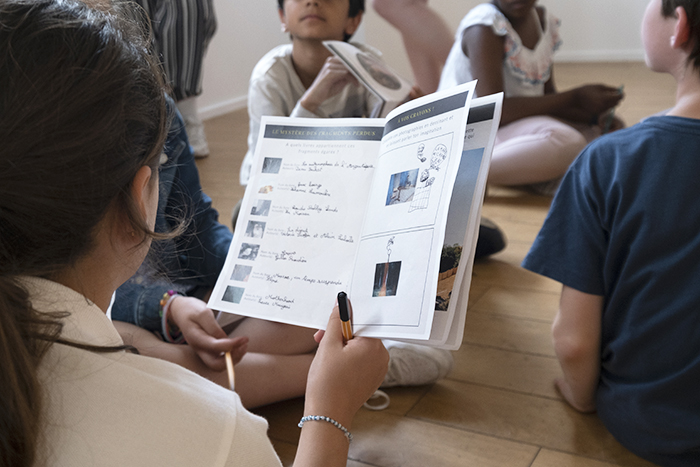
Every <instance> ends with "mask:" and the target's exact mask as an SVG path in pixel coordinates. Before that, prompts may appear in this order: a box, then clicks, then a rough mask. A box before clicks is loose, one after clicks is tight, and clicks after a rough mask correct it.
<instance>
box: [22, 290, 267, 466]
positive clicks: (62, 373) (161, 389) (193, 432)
mask: <svg viewBox="0 0 700 467" xmlns="http://www.w3.org/2000/svg"><path fill="white" fill-rule="evenodd" d="M24 284H25V285H26V287H27V288H28V290H29V292H30V294H31V297H32V303H33V305H34V307H35V308H36V309H38V310H40V311H66V312H69V313H70V316H68V317H67V318H66V319H65V326H64V328H63V334H62V337H63V338H65V339H70V340H73V341H77V342H81V343H85V344H90V345H97V346H117V345H123V342H122V339H121V338H120V336H119V334H118V333H117V331H116V329H115V328H114V326H112V323H111V321H110V320H109V319H108V318H107V317H106V316H105V314H104V313H103V312H102V310H100V309H99V308H98V307H97V306H96V305H94V304H92V303H91V302H90V301H89V300H87V299H86V298H85V297H84V296H82V295H80V294H79V293H77V292H75V291H73V290H71V289H69V288H67V287H64V286H62V285H60V284H57V283H55V282H50V281H47V280H44V279H37V278H26V279H25V281H24ZM39 377H40V380H41V382H42V385H43V388H44V391H45V398H46V402H45V418H44V420H43V423H44V426H45V427H46V428H45V433H44V437H43V438H42V443H41V450H40V452H39V456H40V459H41V460H43V461H44V462H45V465H50V466H55V467H58V466H66V467H80V466H96V465H99V466H104V467H106V466H115V467H117V466H119V467H125V466H129V467H138V466H144V467H146V466H148V467H153V466H168V467H173V466H183V467H185V466H187V467H192V466H198V467H199V466H279V465H280V462H279V459H278V457H277V455H276V454H275V451H274V449H273V448H272V445H271V444H270V441H269V440H268V438H267V434H266V432H267V423H266V421H265V420H264V419H262V418H260V417H257V416H255V415H253V414H251V413H250V412H248V411H246V410H245V409H244V408H243V406H242V405H241V401H240V398H239V397H238V395H237V394H235V393H233V392H231V391H228V390H226V389H224V388H222V387H220V386H217V385H215V384H214V383H211V382H210V381H207V380H205V379H204V378H202V377H200V376H198V375H196V374H194V373H192V372H190V371H188V370H186V369H184V368H182V367H180V366H177V365H174V364H171V363H169V362H165V361H162V360H158V359H155V358H149V357H143V356H139V355H134V354H131V353H128V352H110V353H97V352H90V351H86V350H80V349H76V348H74V347H70V346H66V345H62V344H54V345H53V346H52V347H51V349H50V350H49V352H48V354H47V355H46V357H45V358H44V360H43V361H42V363H41V366H40V368H39ZM41 460H40V463H39V464H37V465H41Z"/></svg>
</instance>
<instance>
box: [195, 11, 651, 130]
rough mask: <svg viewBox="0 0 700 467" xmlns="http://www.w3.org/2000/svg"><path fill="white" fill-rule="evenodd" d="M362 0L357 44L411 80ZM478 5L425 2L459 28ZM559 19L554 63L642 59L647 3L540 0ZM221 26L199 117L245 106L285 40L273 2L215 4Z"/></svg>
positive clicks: (393, 42) (394, 40) (394, 44)
mask: <svg viewBox="0 0 700 467" xmlns="http://www.w3.org/2000/svg"><path fill="white" fill-rule="evenodd" d="M365 1H366V2H367V10H368V11H367V12H366V14H365V19H364V20H363V28H362V30H361V31H359V32H358V34H357V35H356V39H358V40H361V41H365V42H367V43H368V44H371V45H373V46H375V47H377V48H378V49H379V50H381V51H382V52H383V53H384V57H385V59H386V60H387V62H388V63H389V64H390V65H391V66H392V67H393V68H394V69H396V70H397V71H398V72H399V73H401V74H402V75H404V76H406V77H408V78H410V77H411V70H410V66H409V65H408V59H407V58H406V54H405V52H404V49H403V44H402V42H401V37H400V35H399V34H398V33H397V32H396V31H395V30H393V28H392V27H391V26H389V24H388V23H386V22H385V21H384V20H383V19H382V18H380V17H379V16H378V15H377V14H376V13H375V12H374V11H373V10H372V8H371V6H370V5H371V0H365ZM482 1H483V0H430V5H431V6H432V7H433V8H434V9H435V10H436V11H437V12H438V13H440V14H441V15H442V16H443V17H444V18H445V20H446V21H447V23H448V25H449V27H450V28H451V29H453V30H454V29H456V27H457V25H458V24H459V21H460V20H461V19H462V17H463V16H464V15H465V14H466V13H467V11H469V9H470V8H472V7H474V6H475V5H477V4H479V3H481V2H482ZM540 3H542V4H543V5H545V6H546V7H547V8H548V9H549V10H550V11H551V12H552V13H553V14H555V15H556V16H558V17H559V18H560V19H561V20H562V30H561V35H562V38H563V40H564V45H563V47H562V48H561V49H560V51H559V52H558V54H557V56H556V59H557V60H558V61H629V60H642V59H643V51H642V45H641V39H640V35H639V25H640V24H641V20H642V16H643V14H644V9H645V8H646V4H647V3H648V2H647V0H548V1H542V2H540ZM214 4H215V6H216V13H217V18H218V21H219V29H218V31H217V34H216V35H215V36H214V39H213V40H212V44H211V46H210V47H209V51H208V54H207V57H206V58H205V62H204V83H203V89H204V92H203V94H202V96H201V97H200V99H199V109H200V113H201V114H202V117H203V118H209V117H213V116H216V115H221V114H224V113H226V112H230V111H232V110H236V109H240V108H243V107H245V106H246V94H247V92H248V78H249V77H250V73H251V71H252V69H253V67H254V66H255V63H257V61H258V59H259V58H260V57H262V56H263V55H264V54H265V53H266V52H267V51H268V50H270V49H271V48H273V47H274V46H276V45H278V44H282V43H286V42H287V41H288V38H287V36H286V35H285V34H283V33H282V32H281V31H280V25H279V19H278V17H277V2H276V1H275V0H214Z"/></svg>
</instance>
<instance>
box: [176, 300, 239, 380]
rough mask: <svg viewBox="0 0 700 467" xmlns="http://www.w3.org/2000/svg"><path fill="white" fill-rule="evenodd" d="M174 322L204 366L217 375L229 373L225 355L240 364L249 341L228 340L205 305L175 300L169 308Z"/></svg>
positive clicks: (201, 302) (199, 302) (195, 301)
mask: <svg viewBox="0 0 700 467" xmlns="http://www.w3.org/2000/svg"><path fill="white" fill-rule="evenodd" d="M168 319H172V320H173V321H174V322H175V324H177V326H178V327H179V328H180V331H182V334H183V336H185V341H187V343H188V344H189V345H190V347H192V349H194V350H195V352H197V355H199V358H201V359H202V361H203V362H204V364H205V365H206V366H207V367H209V368H211V369H212V370H216V371H223V370H225V369H226V360H225V359H224V353H225V352H231V357H232V358H233V363H234V364H236V363H238V362H239V361H240V360H241V358H243V355H245V353H246V351H247V349H248V338H247V337H237V338H229V337H228V336H227V335H226V333H225V332H224V330H223V329H221V326H219V323H217V321H216V318H214V312H213V311H212V310H211V309H210V308H209V307H208V306H207V304H206V303H205V302H203V301H202V300H200V299H198V298H195V297H184V296H180V297H176V298H175V299H174V300H173V302H172V303H171V304H170V314H169V316H168Z"/></svg>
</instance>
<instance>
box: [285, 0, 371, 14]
mask: <svg viewBox="0 0 700 467" xmlns="http://www.w3.org/2000/svg"><path fill="white" fill-rule="evenodd" d="M277 7H278V8H279V9H280V10H284V0H277ZM361 11H365V0H350V10H349V11H348V16H349V17H350V18H354V17H355V16H357V15H358V13H360V12H361Z"/></svg>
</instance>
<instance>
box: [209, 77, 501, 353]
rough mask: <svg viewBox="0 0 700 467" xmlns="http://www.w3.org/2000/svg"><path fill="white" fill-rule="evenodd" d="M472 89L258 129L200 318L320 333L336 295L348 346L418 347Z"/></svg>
mask: <svg viewBox="0 0 700 467" xmlns="http://www.w3.org/2000/svg"><path fill="white" fill-rule="evenodd" d="M473 85H474V84H473V83H470V84H469V85H465V86H463V87H460V88H455V89H454V90H451V91H448V92H443V93H440V94H433V95H430V96H425V97H424V98H421V99H416V100H414V101H411V102H409V103H407V104H404V105H402V106H401V107H399V108H397V109H396V110H395V112H392V113H391V114H390V115H389V116H388V117H387V118H386V119H324V120H318V119H292V118H284V117H270V118H266V119H265V120H264V122H263V124H262V126H261V135H260V140H259V144H258V147H257V151H256V157H255V166H254V171H253V172H254V173H253V176H252V178H251V181H250V182H249V184H248V188H247V190H246V194H245V197H244V200H243V202H242V208H241V214H240V216H239V218H238V222H237V225H236V229H235V232H234V239H233V242H232V245H231V250H230V251H229V255H228V257H227V260H226V265H225V266H224V270H223V271H222V274H221V276H220V277H219V281H218V282H217V285H216V287H215V289H214V291H213V293H212V297H211V300H210V302H209V306H210V307H212V308H213V309H217V310H222V311H228V312H232V313H236V314H241V315H245V316H253V317H258V318H262V319H270V320H275V321H280V322H285V323H289V324H296V325H301V326H307V327H314V328H322V327H324V326H325V324H326V322H327V320H328V315H329V313H330V310H331V309H332V307H333V305H334V302H335V296H336V294H337V293H338V292H339V291H341V290H344V291H347V292H348V293H349V296H350V299H351V301H352V303H353V310H354V316H353V326H354V331H355V333H356V334H358V335H367V336H374V337H387V338H403V339H419V340H422V341H426V343H428V342H427V341H429V340H431V329H432V328H433V323H432V321H433V316H434V314H435V297H436V293H437V287H438V276H439V268H440V257H441V254H442V250H443V245H444V239H445V231H446V229H445V227H446V223H447V212H448V207H449V205H450V199H451V197H452V191H453V187H454V184H455V180H456V179H457V175H458V169H459V167H460V162H461V160H462V152H463V148H464V141H465V134H466V133H467V131H468V127H467V116H468V106H469V105H470V103H471V96H472V93H473ZM499 108H500V107H499ZM487 133H488V132H487ZM489 154H490V153H489ZM266 159H267V160H268V162H265V161H266ZM270 159H281V161H279V162H277V161H270ZM482 159H483V160H484V163H483V164H482V165H487V163H488V160H487V158H486V157H483V158H482ZM273 166H274V170H272V171H271V170H270V169H269V168H270V167H273ZM486 169H487V168H485V169H484V170H486ZM484 179H485V175H484ZM482 197H483V193H481V194H479V193H476V194H475V195H472V198H473V199H476V200H478V201H479V202H480V201H481V200H482ZM472 204H473V203H472ZM470 212H471V214H469V216H471V217H474V216H477V215H478V209H476V210H474V209H471V210H470ZM473 225H476V226H477V228H478V219H477V220H475V221H474V222H473ZM454 293H455V292H453V294H454ZM465 303H466V302H465ZM443 340H444V339H443ZM436 345H442V344H441V343H438V342H436Z"/></svg>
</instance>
